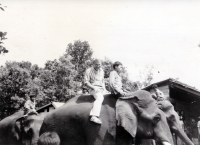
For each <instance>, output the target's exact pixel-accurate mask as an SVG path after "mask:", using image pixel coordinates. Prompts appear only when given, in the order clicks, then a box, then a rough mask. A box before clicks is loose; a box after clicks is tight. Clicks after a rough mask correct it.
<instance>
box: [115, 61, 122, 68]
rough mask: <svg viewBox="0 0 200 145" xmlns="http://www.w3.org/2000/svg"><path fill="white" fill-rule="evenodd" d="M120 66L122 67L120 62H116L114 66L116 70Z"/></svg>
mask: <svg viewBox="0 0 200 145" xmlns="http://www.w3.org/2000/svg"><path fill="white" fill-rule="evenodd" d="M119 65H122V63H121V62H119V61H116V62H115V63H114V64H113V68H114V69H115V67H118V66H119Z"/></svg>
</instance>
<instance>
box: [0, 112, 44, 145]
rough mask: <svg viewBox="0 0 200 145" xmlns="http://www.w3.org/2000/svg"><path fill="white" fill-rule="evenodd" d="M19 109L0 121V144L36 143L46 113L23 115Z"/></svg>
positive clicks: (32, 144)
mask: <svg viewBox="0 0 200 145" xmlns="http://www.w3.org/2000/svg"><path fill="white" fill-rule="evenodd" d="M23 114H24V112H23V111H19V112H16V113H15V114H13V115H11V116H8V117H6V118H5V119H3V120H1V121H0V145H36V144H37V140H38V138H39V130H40V127H41V125H42V122H43V120H44V117H45V115H46V113H43V114H39V115H36V114H32V115H31V114H30V115H29V116H27V117H25V118H24V117H23Z"/></svg>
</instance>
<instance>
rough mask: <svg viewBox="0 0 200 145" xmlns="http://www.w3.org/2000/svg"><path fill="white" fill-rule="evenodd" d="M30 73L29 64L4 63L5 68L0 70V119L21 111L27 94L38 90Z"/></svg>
mask: <svg viewBox="0 0 200 145" xmlns="http://www.w3.org/2000/svg"><path fill="white" fill-rule="evenodd" d="M30 72H31V63H30V62H6V65H5V67H1V68H0V117H1V118H3V117H5V116H8V115H11V114H13V113H14V112H16V111H18V110H20V109H22V108H23V104H24V102H25V100H26V98H27V97H28V95H29V93H30V92H31V91H32V90H37V89H38V88H40V84H39V83H37V82H35V81H33V80H32V77H31V75H30Z"/></svg>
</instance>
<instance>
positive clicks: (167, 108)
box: [158, 100, 194, 145]
mask: <svg viewBox="0 0 200 145" xmlns="http://www.w3.org/2000/svg"><path fill="white" fill-rule="evenodd" d="M158 107H159V108H160V109H161V110H162V111H163V112H164V113H165V115H166V118H167V121H168V124H169V127H170V129H171V131H172V132H174V133H175V134H176V135H177V136H178V137H179V138H180V139H181V140H182V141H183V142H185V144H186V145H194V143H193V142H192V141H191V140H190V139H189V138H188V136H187V135H186V133H185V132H184V130H183V129H182V128H181V124H180V122H179V116H178V114H177V112H176V111H175V110H174V106H173V105H172V104H171V103H170V102H169V101H167V100H165V101H159V102H158ZM175 144H176V143H175Z"/></svg>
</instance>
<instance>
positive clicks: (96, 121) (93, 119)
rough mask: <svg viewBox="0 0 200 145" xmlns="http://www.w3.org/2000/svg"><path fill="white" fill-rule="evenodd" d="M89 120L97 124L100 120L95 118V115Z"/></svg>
mask: <svg viewBox="0 0 200 145" xmlns="http://www.w3.org/2000/svg"><path fill="white" fill-rule="evenodd" d="M90 121H92V122H94V123H97V124H101V123H102V122H101V120H100V119H99V118H97V117H96V116H92V117H91V119H90Z"/></svg>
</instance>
